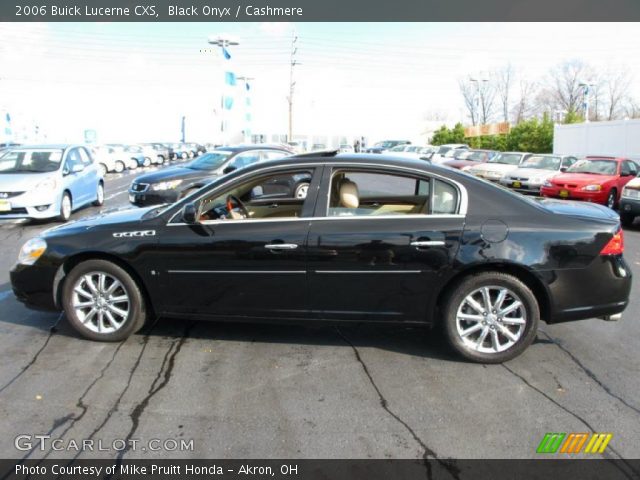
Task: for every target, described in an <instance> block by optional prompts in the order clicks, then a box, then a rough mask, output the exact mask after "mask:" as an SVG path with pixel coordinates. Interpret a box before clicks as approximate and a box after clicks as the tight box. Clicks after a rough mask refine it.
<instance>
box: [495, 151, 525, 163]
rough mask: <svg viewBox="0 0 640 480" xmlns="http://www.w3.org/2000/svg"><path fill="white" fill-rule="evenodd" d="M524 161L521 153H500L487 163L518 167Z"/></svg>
mask: <svg viewBox="0 0 640 480" xmlns="http://www.w3.org/2000/svg"><path fill="white" fill-rule="evenodd" d="M520 160H522V154H520V153H500V154H498V155H496V156H495V157H493V158H492V159H491V160H489V161H488V162H487V163H504V164H507V165H518V164H519V163H520Z"/></svg>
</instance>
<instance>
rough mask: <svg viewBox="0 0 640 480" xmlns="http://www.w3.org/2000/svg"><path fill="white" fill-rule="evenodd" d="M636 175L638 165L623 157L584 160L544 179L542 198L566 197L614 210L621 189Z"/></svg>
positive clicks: (541, 191) (588, 158) (587, 158)
mask: <svg viewBox="0 0 640 480" xmlns="http://www.w3.org/2000/svg"><path fill="white" fill-rule="evenodd" d="M637 174H638V166H637V165H636V164H635V163H634V162H633V161H631V160H629V159H627V158H615V157H586V158H583V159H582V160H579V161H577V162H576V163H574V164H573V165H572V166H571V167H569V168H568V169H567V171H566V172H565V173H561V174H559V175H556V176H555V177H553V178H551V179H550V180H547V181H546V182H545V184H544V185H543V186H542V188H541V189H540V194H541V195H542V196H543V197H555V198H568V199H571V200H585V201H587V202H594V203H600V204H602V205H606V206H607V207H609V208H615V207H616V205H617V204H618V201H619V200H620V195H621V194H622V189H623V187H624V186H625V185H626V184H627V183H628V182H629V181H630V180H631V179H633V178H634V177H635V176H636V175H637Z"/></svg>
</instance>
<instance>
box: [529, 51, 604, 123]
mask: <svg viewBox="0 0 640 480" xmlns="http://www.w3.org/2000/svg"><path fill="white" fill-rule="evenodd" d="M593 77H594V72H593V69H592V68H591V67H590V66H589V65H587V64H586V63H584V62H582V61H581V60H567V61H565V62H563V63H561V64H559V65H556V66H555V67H554V68H552V69H551V71H550V72H549V75H548V76H547V79H546V81H545V82H544V83H545V85H544V88H543V89H542V91H541V95H540V96H539V101H540V104H541V106H543V108H545V109H546V110H548V111H554V110H559V109H562V110H565V111H567V112H573V113H575V112H578V111H579V110H580V108H581V104H582V101H583V98H584V88H583V86H582V85H581V84H583V83H584V82H591V81H592V80H593Z"/></svg>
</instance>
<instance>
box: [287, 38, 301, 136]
mask: <svg viewBox="0 0 640 480" xmlns="http://www.w3.org/2000/svg"><path fill="white" fill-rule="evenodd" d="M297 41H298V36H297V35H296V32H295V30H294V31H293V33H292V34H291V56H290V59H289V97H288V98H287V100H288V101H289V135H288V138H287V141H288V142H291V141H293V92H294V88H295V85H296V82H294V81H293V69H294V67H295V66H296V65H300V64H299V63H298V62H297V60H296V53H297V52H298V47H296V42H297Z"/></svg>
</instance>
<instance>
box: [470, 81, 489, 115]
mask: <svg viewBox="0 0 640 480" xmlns="http://www.w3.org/2000/svg"><path fill="white" fill-rule="evenodd" d="M469 81H470V82H471V83H473V84H474V85H475V86H476V94H475V96H474V99H473V106H474V109H475V112H476V115H477V116H478V118H477V119H476V121H477V123H478V124H480V83H481V82H482V83H483V84H484V83H485V82H488V81H489V79H488V78H480V79H477V78H469ZM483 88H484V87H483ZM472 120H473V119H472ZM474 125H475V123H474Z"/></svg>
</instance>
